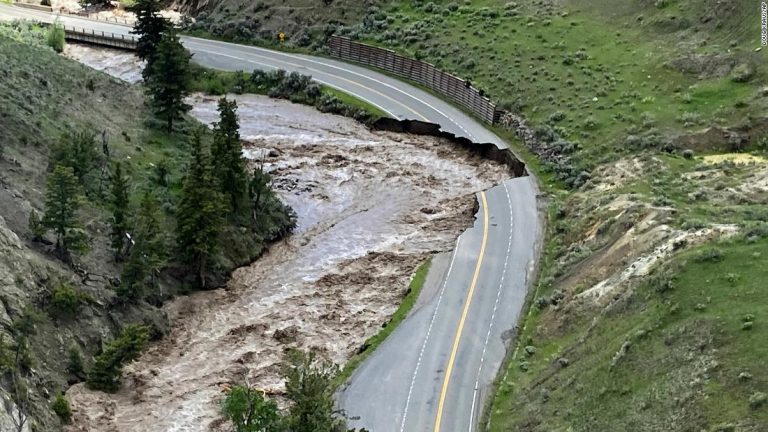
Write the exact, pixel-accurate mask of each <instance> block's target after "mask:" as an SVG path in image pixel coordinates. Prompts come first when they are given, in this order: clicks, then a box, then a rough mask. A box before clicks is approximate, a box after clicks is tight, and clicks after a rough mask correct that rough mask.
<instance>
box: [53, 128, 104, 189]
mask: <svg viewBox="0 0 768 432" xmlns="http://www.w3.org/2000/svg"><path fill="white" fill-rule="evenodd" d="M99 158H100V156H99V152H98V150H97V146H96V135H95V134H94V133H93V132H91V131H89V130H86V129H81V130H77V131H74V132H67V133H65V134H64V135H62V137H61V139H60V140H59V141H58V142H57V143H55V144H54V145H53V146H52V147H51V157H50V166H52V167H56V165H61V166H65V167H70V168H72V170H73V172H74V174H75V176H76V177H77V179H78V180H79V181H80V184H83V181H84V179H85V176H86V175H87V174H88V173H89V172H90V171H91V170H93V169H94V168H95V167H96V166H97V165H98V163H99Z"/></svg>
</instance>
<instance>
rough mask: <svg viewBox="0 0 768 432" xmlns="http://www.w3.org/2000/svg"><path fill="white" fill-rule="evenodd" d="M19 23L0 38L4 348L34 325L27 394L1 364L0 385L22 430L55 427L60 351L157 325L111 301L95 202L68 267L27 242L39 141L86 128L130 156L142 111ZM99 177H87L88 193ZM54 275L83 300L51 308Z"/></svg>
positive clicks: (63, 368) (38, 199)
mask: <svg viewBox="0 0 768 432" xmlns="http://www.w3.org/2000/svg"><path fill="white" fill-rule="evenodd" d="M21 27H26V26H21ZM29 30H30V29H28V28H25V29H22V30H19V29H18V28H17V29H15V30H11V29H9V28H7V27H6V28H4V29H3V34H4V35H5V36H0V76H3V77H4V78H3V85H2V86H0V146H1V147H2V153H0V185H2V187H0V298H1V299H2V305H3V307H2V308H0V318H1V319H0V324H1V325H2V327H1V329H0V333H2V338H3V342H4V344H5V345H4V349H5V350H9V349H13V342H12V338H13V336H14V335H16V334H17V330H16V329H17V328H18V326H19V325H21V323H23V322H30V323H34V324H33V325H32V327H33V330H32V334H31V335H30V336H29V340H28V342H27V344H28V347H29V363H28V365H29V367H30V369H29V372H28V376H27V377H26V379H25V382H26V386H27V387H29V389H30V393H29V402H23V403H19V401H18V393H17V392H15V391H14V389H13V382H12V380H11V379H10V375H9V374H10V372H9V370H8V369H6V368H5V367H4V366H3V368H2V378H1V379H0V393H2V396H3V397H4V398H10V399H12V400H15V401H16V402H17V403H19V405H21V406H22V408H23V409H24V411H25V412H26V413H27V414H28V415H29V416H30V419H29V421H28V425H29V426H30V427H32V428H33V429H31V430H46V431H48V430H57V429H58V427H59V421H58V419H57V418H56V416H55V415H54V414H53V412H52V411H51V402H52V400H53V397H54V396H55V395H56V394H58V392H60V391H63V390H65V389H66V388H67V387H68V385H69V384H70V383H72V382H77V381H79V380H82V378H84V377H83V376H77V375H75V374H70V373H69V372H67V366H68V363H69V354H68V353H69V351H70V350H75V351H78V352H81V353H82V356H83V357H84V359H85V365H86V367H90V365H91V364H92V355H94V354H95V353H96V352H98V351H99V350H100V349H101V346H102V343H103V342H105V341H108V340H110V339H112V337H113V336H114V335H115V334H116V333H117V332H118V331H119V329H120V328H121V327H122V326H123V325H125V324H127V323H131V322H141V323H146V324H149V325H150V326H151V327H152V328H153V329H154V331H155V335H158V334H161V333H162V332H164V331H165V328H166V326H167V324H166V322H165V318H164V316H163V314H162V313H161V312H160V311H159V310H158V309H156V308H154V307H150V306H149V305H146V304H140V305H136V306H129V307H121V308H114V307H112V306H111V305H112V303H113V298H114V294H113V292H112V290H111V289H110V284H109V278H112V277H114V276H116V275H118V274H119V268H118V267H117V266H116V265H115V264H114V262H113V260H112V259H111V253H110V252H109V250H108V246H107V245H108V240H107V239H106V233H107V232H108V230H109V229H108V224H107V221H108V216H107V213H106V210H105V208H104V203H103V202H101V201H100V200H98V199H92V200H89V201H88V202H87V203H86V204H85V205H84V206H83V209H82V211H81V213H80V215H79V218H80V220H81V222H82V223H83V225H84V227H85V229H86V232H87V233H88V235H89V237H90V239H91V241H90V242H89V246H90V251H89V252H88V253H87V254H85V255H84V256H82V257H80V258H79V259H78V260H77V263H78V268H77V270H76V271H75V270H74V269H73V268H72V267H70V266H68V265H67V264H65V263H64V262H62V261H60V260H59V259H57V258H56V257H55V256H54V254H53V253H52V252H51V250H50V247H49V246H46V245H44V244H42V243H35V242H32V234H31V232H30V230H29V228H28V218H29V214H30V212H31V211H32V210H33V209H34V210H36V211H37V212H38V213H40V214H42V210H43V203H44V197H43V194H44V192H45V180H46V177H47V171H48V156H49V147H50V146H51V145H52V144H53V143H55V142H57V141H58V140H59V139H60V137H61V134H63V133H65V132H67V131H72V130H75V129H79V128H81V127H94V128H98V129H96V130H97V131H99V132H100V131H101V130H106V131H107V136H108V137H109V140H110V146H111V148H112V150H113V154H114V157H119V158H127V157H128V156H136V155H138V154H139V153H140V152H139V150H138V148H137V147H138V143H139V142H140V141H139V139H140V137H143V136H144V132H143V125H142V120H143V118H144V117H145V116H146V111H145V108H144V105H143V97H142V95H141V92H140V91H139V90H138V89H136V88H131V87H129V86H127V85H125V84H123V83H120V82H118V81H116V80H114V79H111V78H109V77H108V76H106V75H104V74H101V73H97V72H95V71H93V70H90V69H88V68H85V67H83V66H81V65H79V64H76V63H74V62H71V61H67V60H64V59H63V58H60V57H59V56H57V55H56V54H55V53H54V52H53V50H51V49H50V48H48V47H45V46H43V45H42V43H41V42H40V38H39V37H38V36H39V35H38V36H35V35H34V33H30V31H29ZM8 35H11V36H13V37H14V38H15V39H17V40H24V41H25V42H18V41H14V40H13V39H11V38H8V37H7V36H8ZM100 181H101V179H100V177H99V176H96V178H95V181H94V182H93V188H94V191H98V190H99V188H100V187H101V185H100ZM107 186H108V183H106V182H105V183H103V187H104V188H106V187H107ZM62 283H67V284H69V285H71V286H73V287H75V289H76V292H78V293H81V295H82V296H83V298H86V297H87V298H88V301H85V302H83V303H82V304H80V305H79V306H78V312H77V313H76V316H74V317H54V315H53V314H51V309H50V304H51V301H52V294H53V290H54V289H55V288H57V287H59V286H60V285H61V284H62ZM0 351H2V350H0ZM7 414H8V413H7V408H6V410H4V411H3V415H2V416H0V417H1V419H0V429H3V430H15V429H10V428H11V425H10V423H9V419H10V416H9V415H7ZM6 428H7V429H6Z"/></svg>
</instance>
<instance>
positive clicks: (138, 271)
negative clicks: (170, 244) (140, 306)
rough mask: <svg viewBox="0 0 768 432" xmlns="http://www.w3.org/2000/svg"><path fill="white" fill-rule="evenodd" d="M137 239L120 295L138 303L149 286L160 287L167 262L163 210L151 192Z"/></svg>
mask: <svg viewBox="0 0 768 432" xmlns="http://www.w3.org/2000/svg"><path fill="white" fill-rule="evenodd" d="M133 239H134V242H135V245H134V246H133V249H132V250H131V255H130V257H129V259H128V262H127V263H126V265H125V267H124V268H123V272H122V274H121V278H120V287H118V289H117V295H119V296H120V297H121V298H124V299H127V300H131V301H136V300H139V299H141V298H143V297H144V296H145V295H146V293H147V286H148V285H149V286H150V287H152V286H154V285H155V284H156V281H157V276H158V274H159V273H160V270H162V267H163V266H164V265H165V262H166V259H167V254H166V251H165V241H164V238H163V233H162V229H161V227H160V210H159V206H158V205H157V200H156V199H155V197H154V196H152V194H150V193H149V192H146V193H145V194H144V196H143V197H142V200H141V205H140V207H139V213H138V215H137V217H136V231H135V232H134V236H133ZM147 279H149V283H147Z"/></svg>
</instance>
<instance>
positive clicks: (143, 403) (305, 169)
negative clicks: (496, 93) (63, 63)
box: [67, 55, 506, 432]
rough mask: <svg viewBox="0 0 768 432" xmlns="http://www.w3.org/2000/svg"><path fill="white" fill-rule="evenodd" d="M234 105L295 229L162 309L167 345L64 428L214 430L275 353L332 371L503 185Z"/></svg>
mask: <svg viewBox="0 0 768 432" xmlns="http://www.w3.org/2000/svg"><path fill="white" fill-rule="evenodd" d="M93 57H94V56H93V55H90V58H91V59H93ZM237 99H238V105H239V115H240V122H241V135H242V137H243V139H245V140H247V141H248V142H249V144H248V145H247V146H246V147H245V149H244V154H245V156H246V157H248V158H250V159H252V160H261V159H262V158H263V159H264V162H265V164H264V166H265V169H266V170H268V171H269V172H271V173H272V175H273V177H274V186H275V188H276V189H277V190H278V191H279V193H280V194H281V196H282V197H283V199H284V200H285V201H286V202H287V203H289V204H290V205H291V206H292V207H293V208H294V209H295V211H296V213H297V214H298V217H299V225H298V228H297V231H296V232H295V233H294V234H293V235H292V236H291V237H290V238H288V239H286V240H285V241H282V242H279V243H278V244H275V245H273V246H272V247H271V248H270V251H269V252H268V253H267V254H266V255H265V256H263V257H262V258H261V259H259V260H257V261H256V262H254V263H253V264H251V265H250V266H247V267H243V268H240V269H238V270H237V271H235V273H234V275H233V278H232V280H231V281H230V283H229V284H228V286H227V287H226V289H221V290H217V291H209V292H200V293H196V294H193V295H191V296H187V297H181V298H178V299H176V300H174V301H172V302H170V303H169V304H167V305H166V306H165V308H166V310H167V311H168V314H169V316H170V317H171V320H172V330H171V332H170V334H169V336H168V337H166V338H165V339H163V340H162V341H160V342H158V343H155V344H154V345H153V346H152V347H151V348H150V349H149V350H148V351H147V353H145V354H144V355H143V356H142V357H141V358H140V359H139V360H138V361H136V362H134V363H132V364H131V365H128V366H127V367H126V368H125V384H124V386H123V388H122V389H121V390H120V391H119V392H118V393H117V394H114V395H106V394H103V393H100V392H93V391H89V390H87V389H86V388H85V387H84V386H82V385H76V386H74V387H72V388H71V389H70V391H69V392H68V393H67V396H68V398H69V399H70V400H71V402H72V405H73V408H74V410H75V415H74V424H73V425H72V426H71V427H70V428H69V430H82V431H99V432H102V431H121V432H123V431H125V432H128V431H136V432H139V431H141V432H147V431H157V432H161V431H162V432H181V431H205V430H211V429H215V428H216V425H217V424H218V422H217V419H218V402H219V401H220V399H221V397H222V395H223V390H224V388H226V386H227V385H230V384H232V383H238V382H242V381H243V380H244V379H247V380H248V381H249V383H250V384H252V385H256V386H259V387H261V388H265V389H268V390H271V391H274V392H277V393H279V392H280V391H281V389H282V382H281V379H280V377H279V363H280V361H281V359H282V355H283V353H284V351H285V349H287V348H289V347H292V348H302V349H308V348H313V349H316V350H318V351H319V352H320V353H321V355H323V356H324V357H325V358H327V359H330V360H332V361H334V362H336V363H339V364H343V363H344V362H345V361H346V360H347V359H348V358H349V357H350V356H351V355H353V354H354V352H355V351H356V350H357V349H358V347H359V346H360V345H361V344H362V343H363V342H364V341H365V340H366V339H367V338H368V337H370V336H371V335H373V334H375V333H376V332H377V331H378V330H379V329H380V328H381V325H382V324H384V323H385V322H386V321H387V320H388V319H389V317H390V316H391V315H392V313H393V312H394V311H395V310H396V308H397V305H398V304H399V302H400V300H401V299H402V296H403V295H404V294H405V291H406V289H407V287H408V283H409V279H410V276H411V274H412V272H413V271H414V270H415V268H416V267H417V266H418V265H419V264H420V263H421V262H423V261H424V259H426V257H427V256H429V254H430V253H433V252H435V251H446V250H450V249H451V248H452V247H453V244H454V241H455V239H456V237H458V235H459V234H460V233H461V232H462V231H463V230H464V229H465V228H466V227H467V226H468V225H469V224H471V222H472V218H473V208H474V200H475V198H474V194H475V192H477V191H480V190H483V189H486V188H488V187H491V186H493V185H494V184H497V183H498V182H499V181H500V180H501V179H503V178H505V177H506V169H505V167H503V166H501V165H498V164H496V163H493V162H489V161H485V160H482V159H480V158H478V157H475V156H471V155H469V154H468V153H467V152H465V151H463V150H461V149H457V148H455V147H453V146H452V145H451V144H450V143H447V142H444V141H440V140H437V139H435V138H431V137H420V136H411V135H400V134H393V133H385V132H371V131H369V130H368V129H366V128H365V127H364V126H362V125H360V124H358V123H356V122H355V121H353V120H350V119H346V118H343V117H339V116H333V115H326V114H321V113H319V112H317V111H315V110H314V109H312V108H309V107H306V106H300V105H295V104H291V103H289V102H286V101H278V100H273V99H269V98H266V97H261V96H253V95H245V96H237ZM216 102H217V99H215V98H211V97H204V96H200V95H196V96H194V97H192V98H191V99H190V103H191V104H192V105H193V110H192V113H191V114H192V115H193V116H194V117H196V118H198V119H199V120H200V121H202V122H204V123H210V122H212V121H215V120H217V116H218V115H217V112H216Z"/></svg>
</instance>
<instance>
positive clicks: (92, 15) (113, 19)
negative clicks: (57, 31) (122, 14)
mask: <svg viewBox="0 0 768 432" xmlns="http://www.w3.org/2000/svg"><path fill="white" fill-rule="evenodd" d="M59 13H60V14H62V15H71V16H77V17H81V18H88V19H91V20H94V21H104V22H108V23H115V24H121V25H126V26H132V25H133V24H134V23H135V22H136V20H135V19H132V20H128V18H119V17H100V16H99V14H97V13H88V12H69V11H65V10H60V11H59Z"/></svg>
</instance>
